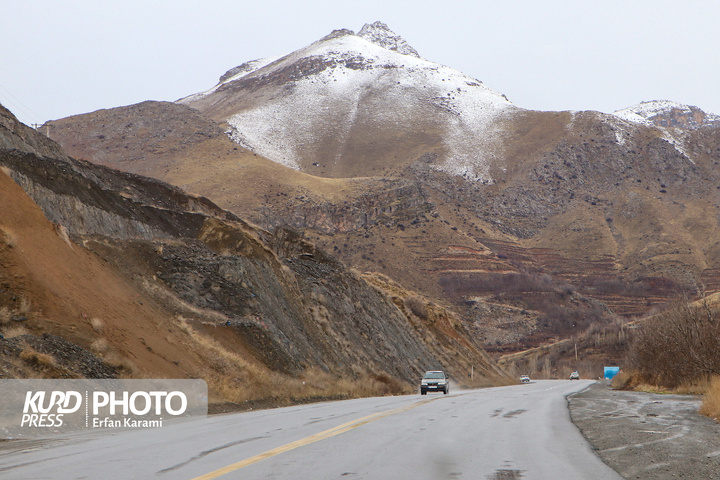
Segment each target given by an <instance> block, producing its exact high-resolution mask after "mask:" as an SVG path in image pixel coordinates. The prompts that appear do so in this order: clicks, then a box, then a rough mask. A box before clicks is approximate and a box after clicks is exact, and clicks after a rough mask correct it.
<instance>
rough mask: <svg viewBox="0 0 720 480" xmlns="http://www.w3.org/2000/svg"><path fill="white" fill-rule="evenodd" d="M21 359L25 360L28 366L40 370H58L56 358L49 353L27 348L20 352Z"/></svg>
mask: <svg viewBox="0 0 720 480" xmlns="http://www.w3.org/2000/svg"><path fill="white" fill-rule="evenodd" d="M20 358H21V359H22V360H24V361H25V362H26V363H27V364H29V365H32V366H34V367H36V368H39V369H55V368H57V362H56V361H55V357H53V356H52V355H49V354H47V353H40V352H38V351H36V350H35V349H33V348H30V347H27V348H26V349H24V350H23V351H22V352H20Z"/></svg>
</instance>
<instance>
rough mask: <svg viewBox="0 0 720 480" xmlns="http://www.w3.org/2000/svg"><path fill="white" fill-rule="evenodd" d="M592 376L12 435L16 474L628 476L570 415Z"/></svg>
mask: <svg viewBox="0 0 720 480" xmlns="http://www.w3.org/2000/svg"><path fill="white" fill-rule="evenodd" d="M590 383H591V382H589V381H583V380H581V381H579V382H578V381H576V382H570V381H538V382H533V383H530V384H525V385H518V386H510V387H499V388H489V389H482V390H465V391H460V390H457V389H456V390H454V391H452V392H451V393H450V394H449V395H442V394H429V395H427V396H420V395H412V396H402V397H380V398H367V399H358V400H348V401H342V402H327V403H318V404H311V405H302V406H297V407H288V408H280V409H273V410H262V411H256V412H246V413H240V414H227V415H218V416H212V417H208V418H201V419H191V420H186V421H183V422H180V423H176V424H174V425H168V426H165V427H163V428H161V429H155V430H135V431H114V432H112V433H108V432H99V431H97V432H92V433H84V434H76V435H71V436H65V437H61V438H55V439H51V440H36V441H23V442H22V443H12V442H5V443H6V444H5V445H4V446H2V447H1V448H2V449H0V478H3V479H5V478H7V479H75V478H76V479H81V478H82V479H127V478H133V479H145V478H147V479H154V478H159V479H188V480H191V479H192V480H200V479H203V480H209V479H213V478H221V479H223V480H225V479H265V478H272V479H294V480H295V479H353V478H356V479H393V480H402V479H413V480H417V479H424V478H428V479H429V478H452V479H463V478H467V479H470V478H472V479H489V480H513V479H534V480H542V479H552V480H557V479H574V480H581V479H593V480H602V479H618V478H620V477H619V476H618V475H617V474H616V473H615V472H614V471H613V470H611V469H610V468H609V467H607V466H606V465H605V464H604V463H602V462H601V461H600V460H599V459H598V457H596V456H595V454H594V453H593V452H592V450H591V448H590V447H589V445H588V444H587V442H586V440H585V439H584V438H583V437H582V435H581V434H580V432H579V431H578V430H577V428H576V427H575V426H574V425H573V424H572V423H571V421H570V416H569V413H568V408H567V401H566V399H565V396H566V395H568V394H570V393H572V392H576V391H579V390H582V389H583V388H585V387H587V386H588V385H589V384H590Z"/></svg>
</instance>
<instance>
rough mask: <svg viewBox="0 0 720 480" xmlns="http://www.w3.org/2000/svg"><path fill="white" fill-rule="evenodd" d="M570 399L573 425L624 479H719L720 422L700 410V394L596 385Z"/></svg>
mask: <svg viewBox="0 0 720 480" xmlns="http://www.w3.org/2000/svg"><path fill="white" fill-rule="evenodd" d="M568 401H569V405H570V415H571V417H572V420H573V423H575V425H576V426H577V427H578V428H579V429H580V431H581V432H582V433H583V435H584V436H585V437H586V438H587V439H588V440H589V441H590V443H591V444H592V446H593V448H594V449H595V450H596V451H597V454H598V455H599V456H600V458H601V459H602V460H603V461H604V462H605V463H607V464H608V465H609V466H610V467H612V468H613V469H614V470H615V471H616V472H618V473H619V474H620V475H621V476H622V477H623V478H627V479H639V480H666V479H671V478H690V479H718V478H720V425H719V424H718V423H717V422H715V421H714V420H711V419H709V418H707V417H704V416H702V415H700V414H699V413H698V408H699V406H700V398H699V397H695V396H689V395H660V394H650V393H640V392H625V391H616V390H611V389H610V388H609V387H608V386H606V385H603V384H600V383H596V384H594V385H592V386H591V387H590V388H588V389H586V390H584V391H583V392H580V393H577V394H575V395H571V396H570V397H569V398H568Z"/></svg>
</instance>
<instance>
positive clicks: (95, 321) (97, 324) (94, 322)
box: [90, 318, 105, 333]
mask: <svg viewBox="0 0 720 480" xmlns="http://www.w3.org/2000/svg"><path fill="white" fill-rule="evenodd" d="M90 326H91V327H92V329H93V330H95V331H96V332H97V333H103V330H104V329H105V324H104V322H103V321H102V320H100V319H99V318H92V319H91V320H90Z"/></svg>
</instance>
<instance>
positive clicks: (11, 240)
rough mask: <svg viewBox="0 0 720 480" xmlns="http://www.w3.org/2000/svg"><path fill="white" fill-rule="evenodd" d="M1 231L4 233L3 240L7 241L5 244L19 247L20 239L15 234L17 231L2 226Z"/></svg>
mask: <svg viewBox="0 0 720 480" xmlns="http://www.w3.org/2000/svg"><path fill="white" fill-rule="evenodd" d="M0 233H2V236H3V241H4V242H5V245H7V246H8V247H10V248H15V247H17V244H18V240H17V236H16V235H15V232H13V231H12V230H10V229H8V228H2V227H0Z"/></svg>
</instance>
